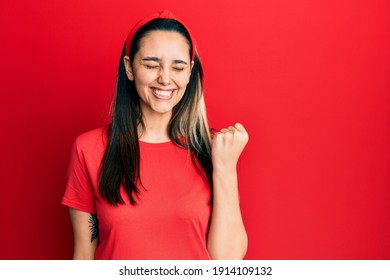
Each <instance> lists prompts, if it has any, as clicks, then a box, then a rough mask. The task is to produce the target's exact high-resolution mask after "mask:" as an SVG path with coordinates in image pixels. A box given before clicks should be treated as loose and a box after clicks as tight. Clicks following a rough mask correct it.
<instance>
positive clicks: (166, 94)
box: [151, 88, 175, 100]
mask: <svg viewBox="0 0 390 280" xmlns="http://www.w3.org/2000/svg"><path fill="white" fill-rule="evenodd" d="M151 90H152V92H153V95H154V96H155V97H156V98H158V99H165V100H167V99H171V97H172V96H173V93H174V91H175V89H159V88H151Z"/></svg>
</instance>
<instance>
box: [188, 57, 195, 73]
mask: <svg viewBox="0 0 390 280" xmlns="http://www.w3.org/2000/svg"><path fill="white" fill-rule="evenodd" d="M194 64H195V62H194V61H193V60H191V66H190V67H191V68H190V75H189V76H191V73H192V68H194Z"/></svg>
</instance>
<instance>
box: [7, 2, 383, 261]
mask: <svg viewBox="0 0 390 280" xmlns="http://www.w3.org/2000/svg"><path fill="white" fill-rule="evenodd" d="M164 8H168V9H171V10H172V11H173V12H174V13H175V14H176V15H177V16H178V17H180V18H181V19H182V20H183V21H184V22H186V24H187V25H188V26H190V27H191V29H192V32H193V34H194V35H195V37H196V39H197V42H198V45H199V48H198V49H199V52H200V56H201V59H202V62H203V66H204V68H205V99H206V103H207V108H208V114H209V119H210V122H211V125H212V126H213V127H215V128H218V129H219V128H222V127H224V126H228V125H231V124H234V123H235V122H237V121H239V122H241V123H243V124H244V125H245V127H246V128H247V130H248V132H249V134H250V141H249V143H248V146H247V148H246V150H245V151H244V153H243V155H242V157H241V161H240V164H239V183H240V194H241V205H242V213H243V217H244V221H245V224H246V228H247V231H248V235H249V249H248V253H247V256H246V258H247V259H390V188H389V186H390V172H389V171H390V145H389V144H390V52H389V50H390V20H389V18H390V17H389V16H390V4H389V1H387V0H365V1H353V0H346V1H338V0H337V1H336V0H326V1H325V0H323V1H304V0H294V1H289V0H272V1H271V0H269V1H242V0H241V1H225V0H224V1H222V0H219V1H195V2H194V1H193V2H186V3H184V2H183V1H179V0H172V1H165V2H164V1H161V0H155V1H137V2H136V1H97V0H93V1H92V0H85V1H75V0H68V1H59V0H52V1H46V0H36V1H25V0H23V1H11V0H2V1H1V2H0V40H1V44H0V51H1V52H0V55H1V63H0V71H1V72H0V74H1V75H0V79H1V82H0V92H1V97H2V98H1V99H2V101H1V112H0V114H1V115H0V119H1V122H2V129H1V131H2V132H1V145H0V146H1V159H0V161H1V168H0V172H1V173H0V175H1V177H0V186H1V196H0V224H1V229H0V258H1V259H67V258H71V256H72V250H73V248H72V246H73V236H72V229H71V224H70V219H69V215H68V211H67V208H66V207H64V206H61V205H60V199H61V196H62V194H63V192H64V185H65V178H66V170H67V165H68V160H69V152H70V147H71V144H72V142H73V140H74V139H75V137H76V136H77V135H78V134H80V133H82V132H85V131H87V130H90V129H93V128H96V127H98V126H101V125H103V124H104V123H106V121H107V117H106V116H107V113H108V108H109V105H110V101H111V98H112V95H113V92H114V88H115V75H116V71H117V63H118V60H119V54H120V51H121V48H122V44H123V41H124V39H125V37H126V35H127V32H128V30H129V28H130V27H131V26H132V25H133V24H134V23H135V22H136V21H137V20H138V19H140V18H142V17H144V16H146V15H149V14H150V13H152V12H156V11H158V10H161V9H164Z"/></svg>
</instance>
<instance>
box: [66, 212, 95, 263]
mask: <svg viewBox="0 0 390 280" xmlns="http://www.w3.org/2000/svg"><path fill="white" fill-rule="evenodd" d="M69 213H70V218H71V220H72V226H73V234H74V252H73V259H74V260H94V259H95V250H96V247H97V244H98V228H97V219H96V215H94V214H90V213H87V212H83V211H80V210H76V209H74V208H69Z"/></svg>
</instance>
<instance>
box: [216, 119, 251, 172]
mask: <svg viewBox="0 0 390 280" xmlns="http://www.w3.org/2000/svg"><path fill="white" fill-rule="evenodd" d="M248 139H249V137H248V133H247V132H246V130H245V128H244V127H243V126H242V124H240V123H236V124H235V125H234V126H229V127H228V128H223V129H221V131H220V132H217V133H215V134H214V137H213V140H212V144H211V158H212V163H213V169H214V171H234V170H235V169H236V165H237V161H238V158H239V157H240V155H241V152H242V151H243V150H244V148H245V145H246V143H248Z"/></svg>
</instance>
